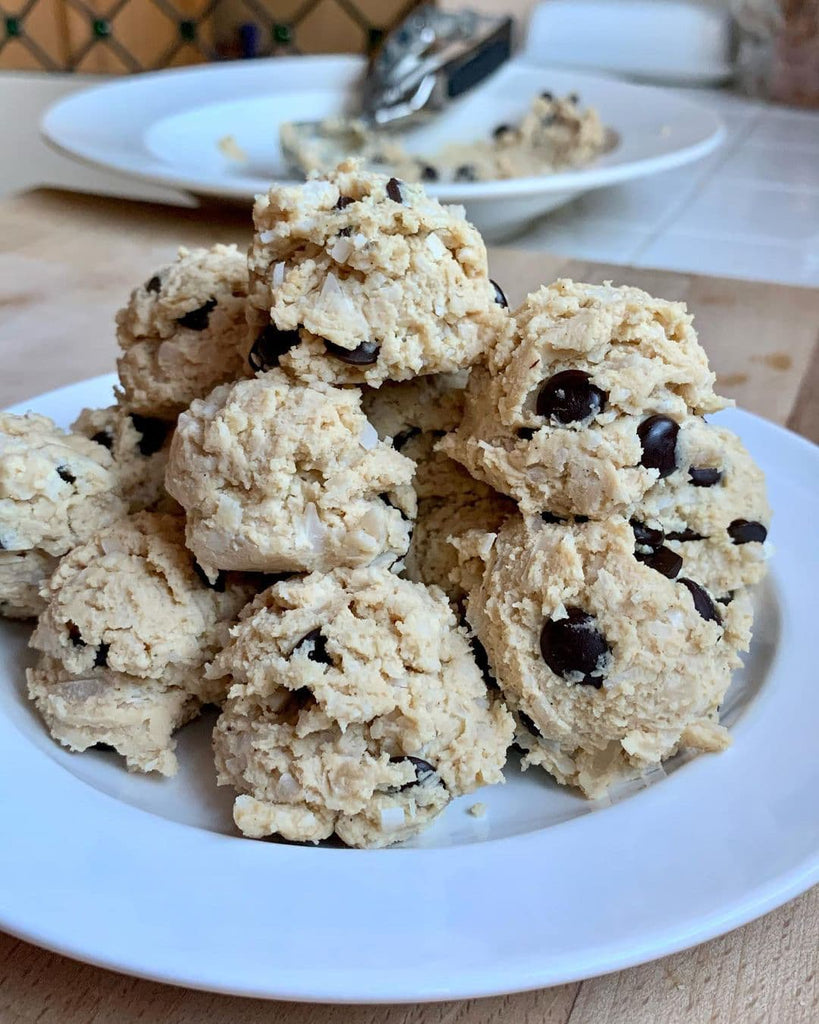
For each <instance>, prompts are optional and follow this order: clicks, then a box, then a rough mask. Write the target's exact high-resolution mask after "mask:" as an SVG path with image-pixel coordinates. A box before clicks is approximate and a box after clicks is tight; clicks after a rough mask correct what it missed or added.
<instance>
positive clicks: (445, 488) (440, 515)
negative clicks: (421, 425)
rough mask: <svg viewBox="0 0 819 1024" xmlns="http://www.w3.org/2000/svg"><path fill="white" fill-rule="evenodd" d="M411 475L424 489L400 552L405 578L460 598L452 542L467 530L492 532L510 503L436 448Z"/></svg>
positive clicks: (511, 506)
mask: <svg viewBox="0 0 819 1024" xmlns="http://www.w3.org/2000/svg"><path fill="white" fill-rule="evenodd" d="M416 478H417V479H418V480H419V481H420V489H421V490H422V491H423V492H424V494H425V495H426V496H425V497H419V499H418V513H417V517H416V520H415V526H414V528H413V531H412V540H411V541H410V546H409V551H407V554H406V557H405V558H404V571H405V573H406V576H407V578H408V579H411V580H415V581H416V582H418V583H426V584H428V585H431V584H435V585H436V586H439V587H440V588H441V589H442V590H443V591H445V592H446V594H447V596H448V597H449V599H450V600H451V601H452V602H453V603H455V604H460V603H461V602H462V601H463V599H464V597H465V596H466V594H465V588H464V587H463V585H462V577H461V574H460V572H459V556H458V550H457V547H458V543H459V540H460V538H461V537H462V536H463V535H464V534H466V533H468V532H471V531H473V530H480V531H487V532H490V533H494V532H496V531H497V530H499V529H500V527H501V525H502V524H503V522H504V521H505V520H506V518H507V517H508V516H510V515H512V514H513V513H514V512H515V511H516V509H515V503H514V502H513V501H510V499H509V498H506V497H504V496H503V495H502V494H498V492H497V491H495V490H493V489H492V488H491V487H489V486H487V485H486V484H484V483H481V482H480V481H479V480H473V478H472V477H471V476H470V475H469V474H468V473H467V472H465V471H464V470H463V469H462V468H461V467H460V466H459V465H458V464H457V463H456V462H453V461H452V459H450V458H448V457H447V456H446V455H443V454H441V453H440V452H435V451H433V452H431V453H430V454H429V455H428V456H427V458H426V459H425V460H424V461H420V462H419V463H418V470H417V473H416Z"/></svg>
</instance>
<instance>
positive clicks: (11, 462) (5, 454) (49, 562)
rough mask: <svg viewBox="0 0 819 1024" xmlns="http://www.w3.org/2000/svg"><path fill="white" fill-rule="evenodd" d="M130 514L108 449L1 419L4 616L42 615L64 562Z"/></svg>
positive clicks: (35, 423) (36, 421)
mask: <svg viewBox="0 0 819 1024" xmlns="http://www.w3.org/2000/svg"><path fill="white" fill-rule="evenodd" d="M125 511H126V507H125V503H124V502H123V500H122V498H121V496H120V492H119V483H118V478H117V474H116V472H115V469H114V466H113V461H112V459H111V454H110V452H108V451H107V449H106V448H105V447H104V446H103V445H101V444H97V443H95V442H93V441H89V440H88V439H87V438H85V437H82V436H80V435H79V434H73V433H66V431H64V430H61V429H60V428H59V427H57V426H56V425H55V424H54V423H53V422H52V421H51V420H50V419H48V418H47V417H45V416H38V415H35V414H34V413H28V414H27V415H25V416H16V415H14V414H13V413H2V414H0V613H2V614H3V615H5V616H7V617H9V618H31V617H32V616H34V615H37V614H38V613H39V611H40V610H41V609H42V606H43V605H42V599H41V598H40V596H39V593H38V591H39V588H40V585H41V584H42V583H43V582H44V581H45V580H46V579H47V578H48V576H49V575H50V573H51V570H52V569H53V568H54V566H55V565H56V562H57V559H58V558H59V557H60V556H61V555H64V554H65V553H66V552H67V551H70V550H71V548H73V547H75V546H76V545H77V544H79V543H81V542H82V541H84V540H85V539H86V538H88V537H90V536H91V535H92V534H94V533H95V532H96V531H97V530H99V529H100V528H101V527H103V526H105V525H107V524H108V523H110V522H112V521H113V520H114V519H117V518H118V517H119V516H121V515H124V513H125Z"/></svg>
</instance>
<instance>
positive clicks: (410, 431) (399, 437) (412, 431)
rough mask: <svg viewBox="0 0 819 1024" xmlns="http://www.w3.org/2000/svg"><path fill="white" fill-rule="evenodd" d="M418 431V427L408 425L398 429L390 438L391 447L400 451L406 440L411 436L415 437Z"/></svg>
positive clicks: (419, 430) (419, 429)
mask: <svg viewBox="0 0 819 1024" xmlns="http://www.w3.org/2000/svg"><path fill="white" fill-rule="evenodd" d="M420 433H421V428H420V427H408V428H407V429H406V430H401V431H399V432H398V433H397V434H396V435H395V437H394V438H393V439H392V446H393V448H394V449H395V450H396V451H397V452H400V451H401V449H402V448H403V447H404V445H405V444H406V443H407V441H409V440H411V439H412V438H413V437H417V436H418V435H419V434H420Z"/></svg>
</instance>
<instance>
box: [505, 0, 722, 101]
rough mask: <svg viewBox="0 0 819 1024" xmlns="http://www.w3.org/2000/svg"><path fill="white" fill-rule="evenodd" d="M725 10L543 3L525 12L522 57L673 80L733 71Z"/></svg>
mask: <svg viewBox="0 0 819 1024" xmlns="http://www.w3.org/2000/svg"><path fill="white" fill-rule="evenodd" d="M733 49H734V32H733V28H732V21H731V16H730V14H729V13H728V11H727V10H721V9H719V8H717V7H711V6H706V5H705V4H701V3H693V2H688V0H550V2H549V3H542V4H538V6H537V7H536V8H535V9H534V11H533V12H532V17H531V20H530V22H529V29H528V33H527V37H526V42H525V44H524V55H525V57H526V59H527V60H529V61H532V62H535V63H538V64H548V65H558V64H559V65H564V66H568V67H575V68H584V69H588V70H592V69H595V70H600V71H609V72H612V73H614V74H618V75H626V76H628V77H630V78H636V79H640V80H643V81H653V82H663V83H667V84H673V85H714V84H718V83H720V82H724V81H726V80H727V79H728V78H730V77H731V75H732V74H733Z"/></svg>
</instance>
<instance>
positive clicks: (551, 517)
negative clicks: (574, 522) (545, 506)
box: [540, 512, 566, 523]
mask: <svg viewBox="0 0 819 1024" xmlns="http://www.w3.org/2000/svg"><path fill="white" fill-rule="evenodd" d="M540 518H541V519H542V520H543V522H544V523H565V522H566V517H565V516H556V515H555V514H554V512H541V513H540Z"/></svg>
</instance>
